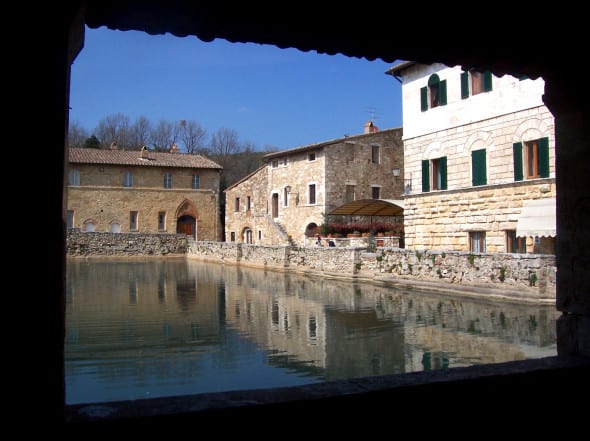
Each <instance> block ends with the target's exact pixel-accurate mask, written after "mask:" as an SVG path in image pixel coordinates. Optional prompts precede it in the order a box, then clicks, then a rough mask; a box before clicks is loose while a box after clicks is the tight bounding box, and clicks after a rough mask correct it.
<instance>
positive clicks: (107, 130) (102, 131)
mask: <svg viewBox="0 0 590 441" xmlns="http://www.w3.org/2000/svg"><path fill="white" fill-rule="evenodd" d="M96 136H97V137H98V138H99V139H100V142H101V145H102V147H103V148H106V147H109V146H110V145H111V143H113V142H114V143H116V144H117V146H118V147H119V148H120V149H125V148H127V147H129V141H130V133H129V117H128V116H127V115H124V114H122V113H114V114H112V115H108V116H107V117H106V118H104V119H102V120H100V121H99V122H98V127H97V129H96Z"/></svg>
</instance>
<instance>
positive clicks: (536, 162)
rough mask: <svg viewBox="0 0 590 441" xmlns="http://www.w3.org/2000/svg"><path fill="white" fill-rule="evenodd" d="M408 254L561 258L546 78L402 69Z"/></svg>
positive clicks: (433, 67)
mask: <svg viewBox="0 0 590 441" xmlns="http://www.w3.org/2000/svg"><path fill="white" fill-rule="evenodd" d="M386 73H387V74H390V75H392V76H394V77H395V78H396V79H398V80H399V81H400V82H401V84H402V99H403V105H402V109H403V129H404V134H403V143H404V181H405V183H406V191H405V195H404V228H405V244H406V247H407V248H413V249H428V250H454V251H469V252H491V253H496V252H509V253H523V252H533V253H554V252H555V236H556V223H555V211H556V207H555V205H556V204H555V197H556V187H555V185H556V183H555V134H554V132H555V125H554V118H553V115H552V114H551V112H550V111H549V109H548V108H547V107H546V106H545V105H544V103H543V93H544V88H545V84H544V80H543V79H542V78H540V77H539V78H537V79H534V80H533V79H529V78H527V77H520V78H517V77H514V76H511V75H504V76H501V77H497V76H494V75H492V74H491V73H490V72H488V71H481V72H479V71H476V70H467V71H464V70H463V69H462V68H461V67H460V66H454V67H449V66H446V65H444V64H440V63H434V64H430V65H426V64H419V63H416V62H412V61H404V62H401V63H398V64H396V65H394V66H393V67H392V68H391V69H389V70H388V71H387V72H386Z"/></svg>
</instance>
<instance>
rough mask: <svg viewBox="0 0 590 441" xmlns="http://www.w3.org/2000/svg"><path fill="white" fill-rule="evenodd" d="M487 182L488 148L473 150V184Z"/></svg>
mask: <svg viewBox="0 0 590 441" xmlns="http://www.w3.org/2000/svg"><path fill="white" fill-rule="evenodd" d="M487 183H488V180H487V173H486V150H485V149H481V150H473V151H472V152H471V184H472V185H473V186H477V185H486V184H487Z"/></svg>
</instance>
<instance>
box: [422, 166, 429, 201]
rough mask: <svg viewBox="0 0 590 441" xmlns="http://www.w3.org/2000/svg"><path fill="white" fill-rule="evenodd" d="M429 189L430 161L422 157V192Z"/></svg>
mask: <svg viewBox="0 0 590 441" xmlns="http://www.w3.org/2000/svg"><path fill="white" fill-rule="evenodd" d="M429 191H430V161H428V159H424V160H423V161H422V192H424V193H427V192H429Z"/></svg>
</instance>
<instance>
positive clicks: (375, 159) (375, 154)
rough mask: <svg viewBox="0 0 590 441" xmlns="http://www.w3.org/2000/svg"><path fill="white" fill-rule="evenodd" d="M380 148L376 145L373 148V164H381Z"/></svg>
mask: <svg viewBox="0 0 590 441" xmlns="http://www.w3.org/2000/svg"><path fill="white" fill-rule="evenodd" d="M379 150H380V149H379V146H378V145H374V146H371V162H372V163H373V164H379V163H380V158H379V153H380V151H379Z"/></svg>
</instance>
